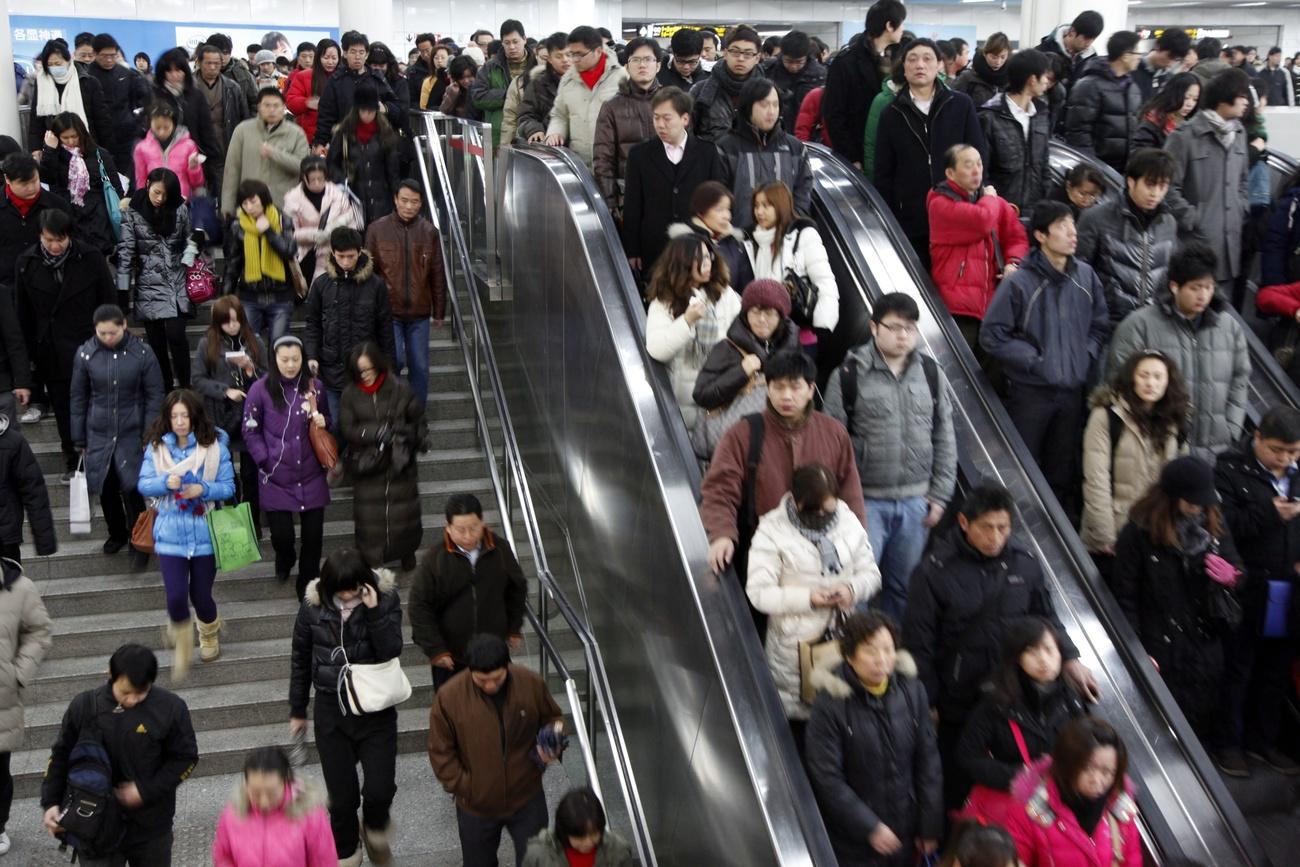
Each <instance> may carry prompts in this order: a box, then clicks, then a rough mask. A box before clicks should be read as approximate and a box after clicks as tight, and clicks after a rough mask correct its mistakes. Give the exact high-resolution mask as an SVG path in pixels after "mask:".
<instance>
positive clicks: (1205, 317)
mask: <svg viewBox="0 0 1300 867" xmlns="http://www.w3.org/2000/svg"><path fill="white" fill-rule="evenodd" d="M1227 307H1228V303H1227V301H1225V300H1224V299H1223V298H1222V297H1221V296H1219V295H1218V294H1217V293H1216V294H1215V296H1214V298H1213V299H1211V301H1210V306H1209V307H1208V308H1206V310H1205V312H1204V313H1202V314H1201V315H1200V316H1198V317H1196V319H1195V321H1193V320H1189V319H1188V318H1187V317H1185V316H1183V315H1182V314H1181V313H1179V312H1177V311H1176V310H1175V309H1174V297H1173V293H1172V292H1165V293H1164V294H1163V295H1161V296H1158V297H1157V298H1156V301H1155V303H1154V304H1149V305H1147V306H1146V307H1143V308H1142V309H1140V310H1137V311H1135V312H1133V313H1131V314H1129V316H1128V317H1127V318H1126V319H1125V320H1124V321H1123V322H1121V323H1120V324H1119V326H1118V327H1116V329H1115V333H1114V334H1113V335H1112V336H1111V341H1110V358H1109V361H1108V362H1107V365H1106V376H1107V378H1110V377H1112V376H1114V375H1115V373H1116V371H1118V370H1119V368H1120V367H1121V366H1122V365H1123V364H1124V362H1125V361H1126V360H1127V359H1128V357H1129V356H1130V355H1132V354H1133V353H1134V352H1137V351H1138V350H1139V349H1158V350H1160V351H1161V352H1163V353H1165V354H1166V355H1168V356H1169V357H1170V358H1172V359H1173V360H1174V363H1175V364H1177V365H1178V369H1179V370H1180V371H1182V373H1183V378H1184V380H1186V382H1187V392H1188V394H1189V395H1190V396H1191V399H1192V425H1191V433H1190V435H1189V437H1188V442H1189V443H1190V444H1191V445H1192V446H1193V447H1194V450H1196V453H1198V454H1201V455H1212V454H1217V453H1218V452H1220V451H1222V450H1223V449H1225V448H1227V447H1228V446H1229V445H1231V444H1232V443H1233V442H1234V441H1235V440H1236V439H1237V438H1238V437H1240V436H1241V434H1242V433H1243V431H1244V430H1245V428H1244V425H1245V421H1246V400H1247V397H1248V392H1249V388H1250V351H1249V349H1248V348H1247V345H1246V335H1245V333H1244V332H1243V331H1242V327H1241V322H1240V321H1239V320H1238V319H1237V318H1236V317H1235V316H1233V315H1231V314H1230V313H1229V312H1228V310H1227Z"/></svg>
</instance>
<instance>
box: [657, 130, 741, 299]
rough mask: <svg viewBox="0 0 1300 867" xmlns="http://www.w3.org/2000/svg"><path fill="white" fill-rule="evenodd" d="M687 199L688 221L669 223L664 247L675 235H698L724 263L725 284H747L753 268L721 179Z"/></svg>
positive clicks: (733, 197) (729, 195)
mask: <svg viewBox="0 0 1300 867" xmlns="http://www.w3.org/2000/svg"><path fill="white" fill-rule="evenodd" d="M702 144H711V142H702ZM718 171H719V172H721V171H722V161H721V158H719V159H718ZM690 201H691V209H690V210H691V217H690V221H689V222H686V223H673V224H671V225H670V226H669V227H668V237H667V238H666V239H665V241H664V246H665V247H666V246H667V244H669V243H672V242H673V241H674V240H676V239H677V238H685V237H690V236H691V235H694V236H695V237H697V238H701V239H703V240H704V241H706V242H707V243H708V244H709V247H710V249H711V250H712V252H713V254H714V256H715V257H716V260H717V261H722V262H725V263H726V265H727V274H728V275H729V279H728V285H731V286H741V287H744V286H748V285H749V281H751V280H753V279H754V269H753V266H752V265H750V263H749V256H748V254H746V253H745V233H744V232H742V231H741V230H740V229H737V228H735V227H734V226H732V224H731V210H732V207H733V203H734V202H735V196H733V195H732V193H731V190H729V189H727V186H726V184H723V183H722V182H721V181H705V182H704V183H702V184H700V185H699V186H698V187H696V188H695V192H694V194H692V196H691V200H690ZM750 207H751V208H752V207H753V205H752V204H751V206H750ZM661 249H662V248H661ZM661 255H662V254H661ZM658 261H659V258H658V257H656V258H655V262H658ZM642 264H643V266H644V268H643V273H644V271H646V270H649V268H650V266H651V264H652V263H650V262H649V261H648V260H646V259H642Z"/></svg>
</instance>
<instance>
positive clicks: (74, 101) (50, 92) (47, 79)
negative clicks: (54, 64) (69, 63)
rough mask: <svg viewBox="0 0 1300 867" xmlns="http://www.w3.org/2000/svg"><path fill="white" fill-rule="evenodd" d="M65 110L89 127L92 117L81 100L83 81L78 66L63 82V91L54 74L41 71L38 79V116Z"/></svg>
mask: <svg viewBox="0 0 1300 867" xmlns="http://www.w3.org/2000/svg"><path fill="white" fill-rule="evenodd" d="M65 111H70V112H72V113H73V114H75V115H76V116H77V117H79V118H81V122H82V123H84V124H85V125H86V126H87V127H89V126H90V125H91V124H90V118H88V117H87V116H86V107H85V105H84V104H83V103H82V101H81V82H80V80H79V77H78V75H77V70H76V68H75V67H73V69H72V72H71V74H69V75H68V79H67V81H65V82H63V87H62V92H60V88H59V85H58V83H57V82H56V81H55V80H54V76H52V75H50V74H49V73H48V72H41V74H40V77H38V78H37V79H36V116H37V117H52V116H54V115H56V114H59V113H61V112H65ZM96 132H98V130H96Z"/></svg>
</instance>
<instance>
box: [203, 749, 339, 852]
mask: <svg viewBox="0 0 1300 867" xmlns="http://www.w3.org/2000/svg"><path fill="white" fill-rule="evenodd" d="M212 863H213V865H214V867H338V863H339V859H338V856H337V855H336V854H335V852H334V834H333V832H331V831H330V818H329V813H327V812H326V810H325V798H324V796H323V795H322V794H321V793H320V792H318V791H317V790H316V789H315V788H314V787H312V786H308V785H305V784H303V783H299V782H297V781H295V780H294V778H293V770H292V769H291V768H290V767H289V757H288V756H287V755H285V753H284V750H282V749H280V748H279V747H261V748H259V749H256V750H253V751H252V752H251V753H249V754H248V757H247V758H245V759H244V782H243V783H242V784H241V785H240V786H239V788H237V789H236V790H235V794H234V795H233V796H232V797H231V799H230V803H229V804H227V805H226V809H225V812H223V813H222V814H221V820H220V821H219V822H217V839H216V841H215V842H214V843H213V844H212Z"/></svg>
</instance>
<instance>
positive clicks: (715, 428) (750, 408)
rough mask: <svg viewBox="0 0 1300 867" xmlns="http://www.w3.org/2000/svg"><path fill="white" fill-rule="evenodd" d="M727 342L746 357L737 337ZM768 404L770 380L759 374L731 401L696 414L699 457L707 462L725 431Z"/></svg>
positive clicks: (695, 440) (694, 434)
mask: <svg viewBox="0 0 1300 867" xmlns="http://www.w3.org/2000/svg"><path fill="white" fill-rule="evenodd" d="M727 343H728V345H730V346H731V347H732V348H734V349H735V350H736V351H737V352H739V353H740V355H741V358H742V359H743V358H744V356H745V351H744V350H743V349H741V348H740V347H739V346H736V343H735V341H734V340H730V339H728V340H727ZM766 405H767V383H766V381H759V375H758V374H757V373H756V374H754V375H753V376H751V377H750V378H749V382H747V383H746V384H745V386H744V387H743V388H741V390H740V391H739V392H737V393H736V396H735V397H733V398H732V399H731V403H729V404H727V405H726V406H719V407H715V408H714V409H710V410H706V409H703V408H701V409H700V410H699V412H697V413H696V414H695V426H694V427H693V428H691V445H692V446H693V447H694V448H695V454H696V456H697V457H699V458H700V459H702V460H706V461H707V460H709V459H711V458H712V457H713V452H714V450H715V449H717V447H718V443H719V442H720V441H721V440H722V436H723V434H725V433H726V432H727V431H729V430H731V428H732V427H733V426H734V425H735V424H736V422H738V421H740V420H741V419H742V418H744V417H745V416H747V415H750V414H751V413H756V412H758V413H761V412H762V411H763V407H764V406H766Z"/></svg>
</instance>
